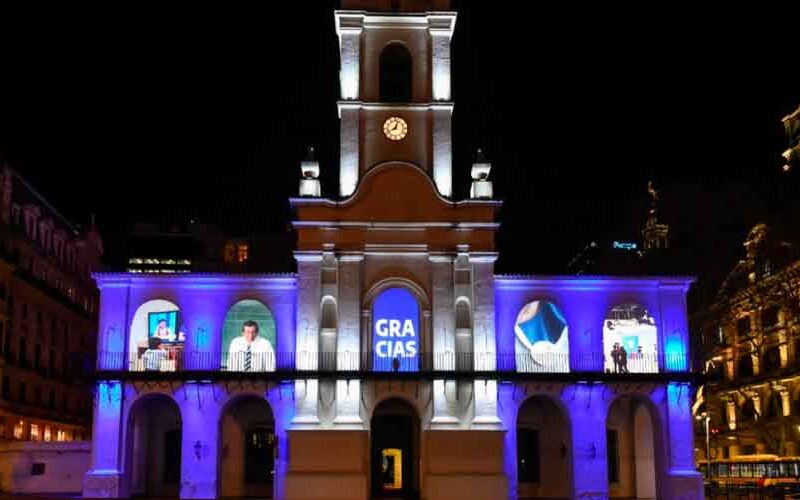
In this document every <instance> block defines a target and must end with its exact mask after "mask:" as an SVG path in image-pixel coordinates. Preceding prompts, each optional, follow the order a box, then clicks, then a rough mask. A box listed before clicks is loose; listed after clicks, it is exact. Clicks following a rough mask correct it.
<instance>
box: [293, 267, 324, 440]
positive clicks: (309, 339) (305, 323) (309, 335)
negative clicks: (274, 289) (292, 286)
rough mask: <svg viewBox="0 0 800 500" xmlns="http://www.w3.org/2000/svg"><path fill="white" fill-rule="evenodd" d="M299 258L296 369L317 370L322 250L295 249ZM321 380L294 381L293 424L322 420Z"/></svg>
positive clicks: (312, 422) (311, 423)
mask: <svg viewBox="0 0 800 500" xmlns="http://www.w3.org/2000/svg"><path fill="white" fill-rule="evenodd" d="M295 259H296V260H297V321H296V324H297V335H296V339H297V340H296V343H297V346H296V348H295V356H296V360H295V366H296V369H297V370H300V371H302V370H316V369H317V365H318V362H319V353H318V349H319V307H320V300H321V297H320V293H321V292H320V290H321V279H320V266H321V264H322V254H321V253H316V252H315V253H301V252H296V253H295ZM318 400H319V384H318V381H317V380H316V379H309V380H298V381H295V415H294V420H293V421H292V422H293V424H298V425H302V424H306V425H309V424H310V425H316V424H318V423H319V416H318V412H317V403H318Z"/></svg>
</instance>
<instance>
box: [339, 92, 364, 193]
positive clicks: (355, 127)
mask: <svg viewBox="0 0 800 500" xmlns="http://www.w3.org/2000/svg"><path fill="white" fill-rule="evenodd" d="M360 118H361V105H360V104H356V103H348V102H340V103H339V119H340V121H341V123H340V125H339V145H340V149H339V195H341V196H342V197H347V196H350V195H352V194H353V193H354V192H355V190H356V186H357V185H358V176H359V165H360V163H361V159H360V147H361V145H360V140H359V135H360V129H361V121H360Z"/></svg>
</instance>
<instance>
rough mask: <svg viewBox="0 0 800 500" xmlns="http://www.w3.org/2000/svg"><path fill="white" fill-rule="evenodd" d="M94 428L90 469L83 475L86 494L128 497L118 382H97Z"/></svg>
mask: <svg viewBox="0 0 800 500" xmlns="http://www.w3.org/2000/svg"><path fill="white" fill-rule="evenodd" d="M96 398H97V399H96V401H95V405H94V421H93V427H92V436H93V439H92V461H91V468H90V469H89V471H88V472H87V473H86V476H84V480H83V496H85V497H89V498H123V497H126V496H128V491H127V487H126V486H127V485H126V484H125V480H124V477H123V471H122V464H121V463H120V458H121V457H122V456H123V454H124V451H125V450H124V447H123V448H122V449H121V448H120V447H121V446H122V444H123V443H122V442H121V441H120V436H121V435H122V431H123V429H122V428H121V426H122V425H123V423H122V420H123V419H122V399H123V398H122V385H121V384H120V383H119V382H113V381H99V382H97V396H96Z"/></svg>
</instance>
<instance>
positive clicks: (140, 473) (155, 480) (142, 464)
mask: <svg viewBox="0 0 800 500" xmlns="http://www.w3.org/2000/svg"><path fill="white" fill-rule="evenodd" d="M181 429H182V421H181V413H180V409H179V408H178V405H177V404H176V403H175V401H173V400H172V399H171V398H170V397H168V396H165V395H162V394H158V395H153V396H145V397H144V398H142V399H141V400H139V401H137V402H136V403H134V405H133V408H131V411H130V414H129V416H128V432H127V437H126V443H127V446H126V448H127V451H126V464H127V470H128V480H129V481H130V484H129V488H130V492H131V495H137V496H138V495H141V496H147V497H177V496H178V494H179V493H180V479H181Z"/></svg>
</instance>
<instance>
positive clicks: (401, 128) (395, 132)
mask: <svg viewBox="0 0 800 500" xmlns="http://www.w3.org/2000/svg"><path fill="white" fill-rule="evenodd" d="M383 133H384V135H386V138H387V139H389V140H390V141H401V140H403V139H404V138H405V136H406V134H407V133H408V124H406V121H405V120H403V119H402V118H399V117H397V116H392V117H389V118H387V119H386V121H385V122H383Z"/></svg>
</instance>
